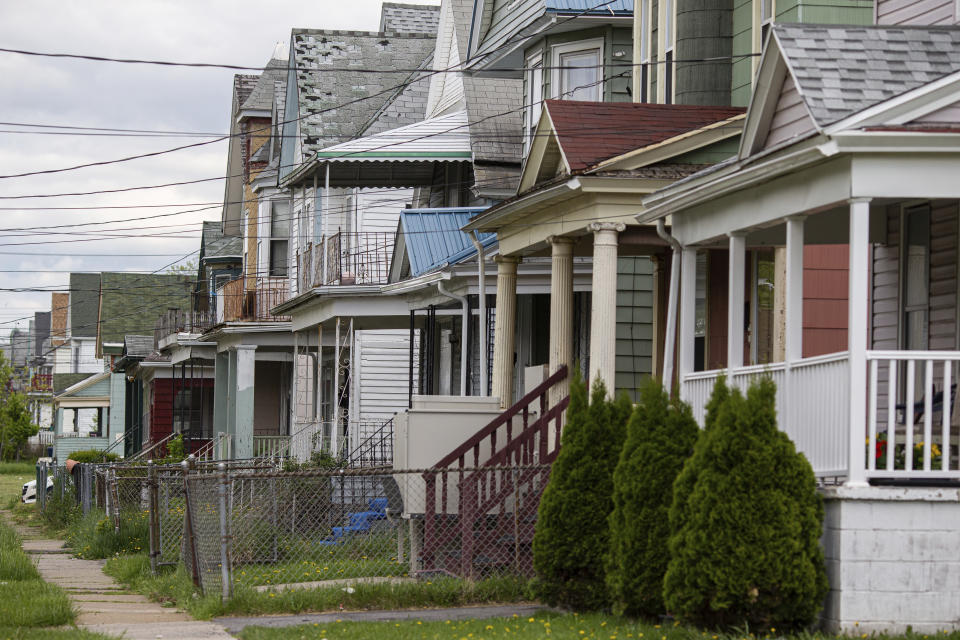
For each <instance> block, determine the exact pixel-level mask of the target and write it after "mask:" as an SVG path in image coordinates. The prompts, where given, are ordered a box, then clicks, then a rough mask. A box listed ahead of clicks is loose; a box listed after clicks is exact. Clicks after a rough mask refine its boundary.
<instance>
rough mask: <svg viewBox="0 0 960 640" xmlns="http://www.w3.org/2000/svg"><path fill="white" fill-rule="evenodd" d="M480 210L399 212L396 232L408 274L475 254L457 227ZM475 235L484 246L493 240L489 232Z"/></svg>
mask: <svg viewBox="0 0 960 640" xmlns="http://www.w3.org/2000/svg"><path fill="white" fill-rule="evenodd" d="M483 210H484V207H479V208H478V207H451V208H443V209H405V210H403V211H401V212H400V227H399V230H398V235H402V240H403V243H402V244H403V248H404V251H405V253H406V259H407V260H409V263H410V274H411V275H412V276H419V275H421V274H423V273H426V272H428V271H433V270H434V269H439V268H440V267H443V266H445V265H448V264H455V263H457V262H460V261H462V260H464V259H466V258H469V257H470V256H472V255H474V254H476V252H477V250H476V247H475V246H474V244H473V241H472V240H471V239H470V234H468V233H465V232H463V231H461V230H460V227H462V226H463V225H465V224H467V222H469V221H470V218H471V217H472V216H474V215H477V214H478V213H480V212H481V211H483ZM479 236H480V237H479V239H480V243H481V245H483V246H485V247H487V246H490V245H491V244H493V243H494V242H495V241H496V234H493V233H481V234H479ZM398 244H399V243H398ZM395 259H396V257H395Z"/></svg>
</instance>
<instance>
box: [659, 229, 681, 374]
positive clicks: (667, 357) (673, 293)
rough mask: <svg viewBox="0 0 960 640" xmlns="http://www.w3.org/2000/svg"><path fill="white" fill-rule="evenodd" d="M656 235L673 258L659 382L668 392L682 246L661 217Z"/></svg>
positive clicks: (675, 325) (674, 344)
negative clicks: (668, 230)
mask: <svg viewBox="0 0 960 640" xmlns="http://www.w3.org/2000/svg"><path fill="white" fill-rule="evenodd" d="M657 235H658V236H660V237H661V238H662V239H663V240H664V241H665V242H666V243H667V244H669V245H670V246H671V247H673V259H672V260H671V261H670V292H669V294H668V297H667V334H666V337H665V339H664V347H663V377H662V378H661V383H662V384H663V386H664V388H666V390H667V393H670V388H671V387H672V386H673V360H674V357H673V354H674V351H675V350H676V342H677V303H678V299H679V294H680V258H681V255H682V252H683V248H682V247H681V246H680V243H679V242H678V241H677V239H676V238H674V237H673V236H672V235H670V234H669V233H668V232H667V225H666V224H664V222H663V218H660V219H658V220H657Z"/></svg>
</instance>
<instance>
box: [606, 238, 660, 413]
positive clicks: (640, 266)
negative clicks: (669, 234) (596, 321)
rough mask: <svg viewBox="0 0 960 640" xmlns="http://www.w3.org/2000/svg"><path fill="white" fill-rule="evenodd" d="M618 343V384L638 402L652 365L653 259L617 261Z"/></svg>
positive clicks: (624, 259) (620, 259)
mask: <svg viewBox="0 0 960 640" xmlns="http://www.w3.org/2000/svg"><path fill="white" fill-rule="evenodd" d="M616 344H617V346H616V369H615V375H616V380H615V386H616V390H617V392H620V391H626V392H627V393H628V394H630V397H631V398H632V399H633V400H634V401H636V400H637V399H638V398H637V393H636V392H637V389H638V388H639V386H640V382H641V380H642V379H643V378H644V377H645V376H648V375H650V373H651V368H652V365H653V360H652V357H653V261H652V260H650V259H649V258H633V257H624V258H619V259H618V260H617V343H616Z"/></svg>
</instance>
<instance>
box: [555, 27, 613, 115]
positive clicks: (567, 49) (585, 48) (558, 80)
mask: <svg viewBox="0 0 960 640" xmlns="http://www.w3.org/2000/svg"><path fill="white" fill-rule="evenodd" d="M589 51H596V52H597V63H598V64H597V71H598V74H597V75H598V77H599V80H600V82H599V83H597V84H596V85H594V87H591V88H592V89H594V90H595V91H596V97H595V99H594V100H593V102H603V95H604V88H605V87H604V85H605V84H606V82H605V81H604V77H603V72H604V69H605V65H604V64H603V60H604V58H603V55H604V40H603V38H590V39H589V40H577V41H575V42H565V43H563V44H555V45H552V46H551V47H550V63H551V66H552V67H553V69H552V73H551V74H550V97H551V98H552V99H554V100H572V98H569V97H565V96H563V95H562V94H563V91H562V83H563V69H560V67H561V66H562V65H561V62H560V60H561V58H562V57H563V56H566V55H570V54H573V53H586V52H589ZM585 102H590V101H589V100H587V101H585Z"/></svg>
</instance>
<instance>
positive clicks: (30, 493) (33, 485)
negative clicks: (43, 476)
mask: <svg viewBox="0 0 960 640" xmlns="http://www.w3.org/2000/svg"><path fill="white" fill-rule="evenodd" d="M52 490H53V478H49V477H48V478H47V494H49V493H50V492H51V491H52ZM36 501H37V481H36V480H31V481H30V482H24V483H23V490H22V491H21V492H20V502H22V503H24V504H30V503H31V502H36Z"/></svg>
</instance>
